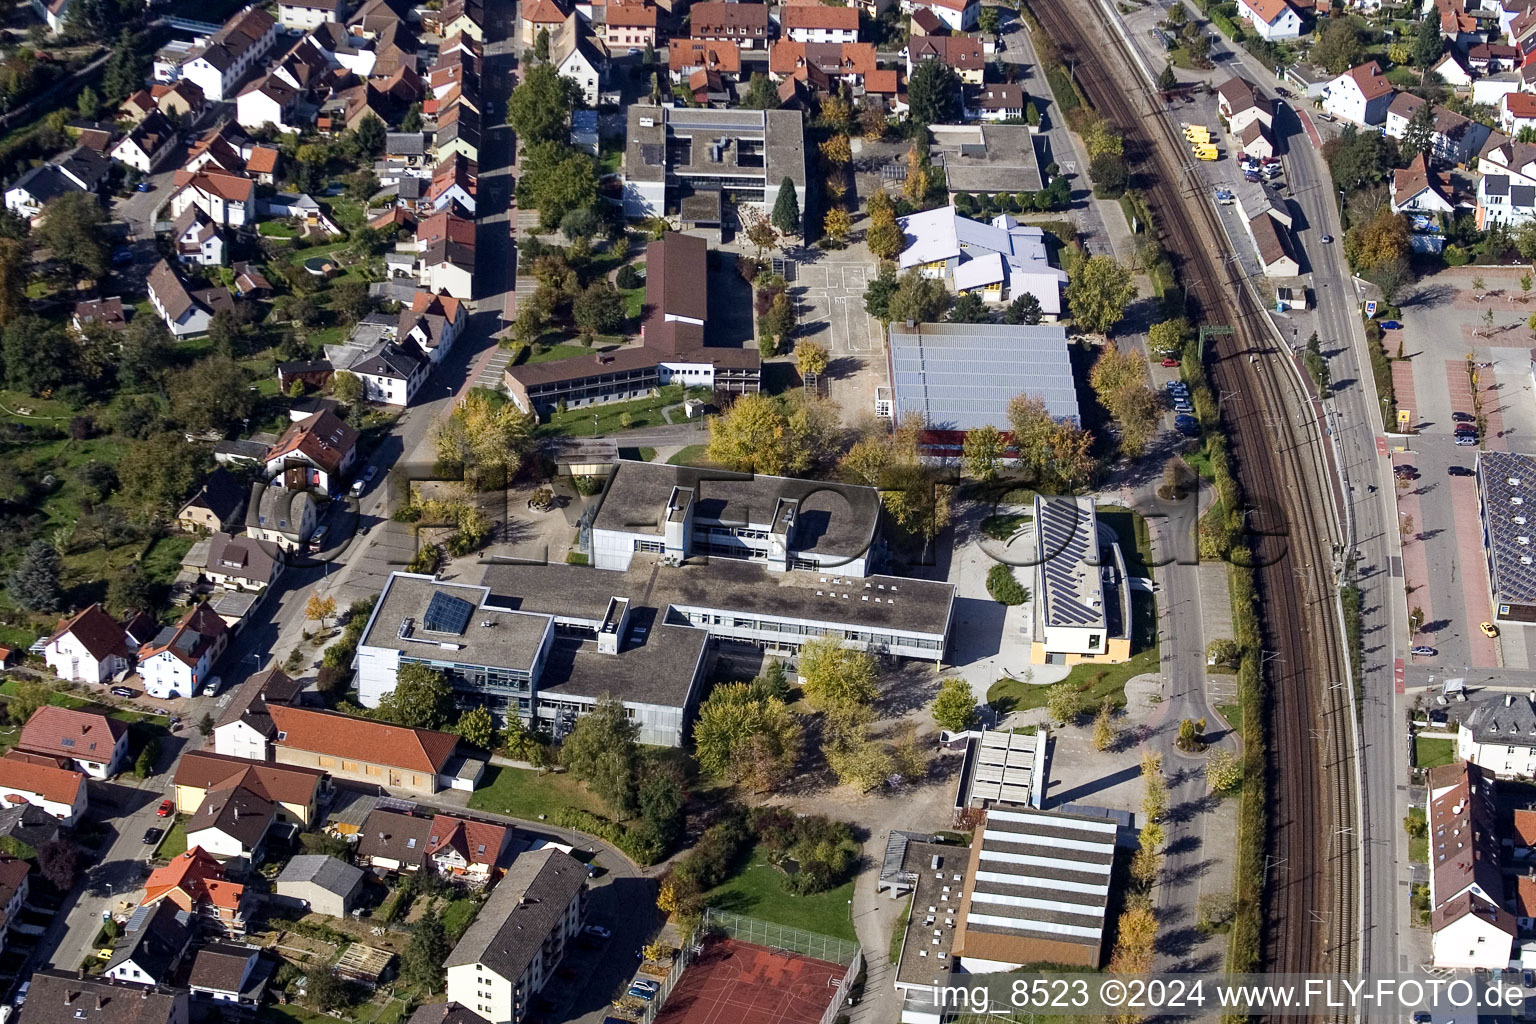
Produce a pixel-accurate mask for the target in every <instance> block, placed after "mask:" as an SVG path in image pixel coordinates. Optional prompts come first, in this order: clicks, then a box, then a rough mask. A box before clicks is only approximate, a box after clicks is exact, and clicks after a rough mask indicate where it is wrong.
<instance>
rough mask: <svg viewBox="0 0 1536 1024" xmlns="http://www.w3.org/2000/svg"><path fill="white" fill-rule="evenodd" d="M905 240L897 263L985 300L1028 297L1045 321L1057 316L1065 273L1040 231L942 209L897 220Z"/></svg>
mask: <svg viewBox="0 0 1536 1024" xmlns="http://www.w3.org/2000/svg"><path fill="white" fill-rule="evenodd" d="M896 223H897V224H898V225H899V226H900V227H901V230H902V233H903V235H904V236H905V237H906V239H907V240H908V243H909V244H908V245H907V247H906V248H905V249H903V250H902V252H901V256H900V257H899V259H898V263H899V265H900V267H901V269H902V270H903V271H906V270H911V269H916V270H918V271H919V272H920V273H921V274H922V275H923V276H924V277H929V278H934V279H936V280H940V281H943V282H944V283H945V284H947V285H949V286H950V287H951V288H953V289H954V290H955V291H956V292H961V293H964V292H972V291H974V292H977V293H979V294H980V295H981V297H982V298H983V299H984V300H986V301H987V302H993V303H1000V302H1011V301H1012V300H1014V299H1016V298H1018V297H1019V296H1021V295H1025V294H1029V295H1033V296H1034V297H1035V298H1036V299H1038V300H1039V302H1040V309H1041V313H1042V314H1043V319H1044V320H1045V321H1046V322H1055V320H1056V319H1057V318H1058V317H1059V316H1060V315H1061V292H1062V288H1063V287H1064V286H1065V285H1066V282H1067V273H1066V271H1064V270H1059V269H1057V268H1055V267H1053V266H1051V264H1050V259H1049V255H1048V252H1047V250H1046V246H1045V235H1044V232H1043V231H1042V230H1041V229H1040V228H1037V227H1027V226H1025V225H1022V224H1019V223H1018V222H1016V221H1015V220H1014V219H1013V218H1012V217H1009V216H1008V215H1007V214H999V215H998V216H996V217H994V218H993V219H992V221H991V222H990V223H988V224H983V223H981V222H980V221H974V220H971V219H970V218H969V217H962V216H961V215H960V214H959V213H958V212H957V211H956V210H955V208H954V207H952V206H941V207H938V208H936V209H933V210H926V211H924V212H922V213H914V214H910V215H908V216H906V217H901V218H898V219H897V222H896Z"/></svg>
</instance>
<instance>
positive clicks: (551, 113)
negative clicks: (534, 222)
mask: <svg viewBox="0 0 1536 1024" xmlns="http://www.w3.org/2000/svg"><path fill="white" fill-rule="evenodd" d="M581 107H582V98H581V86H580V85H578V84H577V83H576V82H575V81H574V80H572V79H569V78H566V77H564V76H562V75H561V74H560V72H559V71H558V70H556V68H555V66H554V65H553V64H537V65H534V66H533V67H531V68H527V69H525V70H524V73H523V80H522V81H521V82H520V83H518V85H517V86H516V87H515V88H514V89H513V90H512V95H511V96H509V97H508V98H507V123H508V124H509V125H511V126H512V130H513V131H515V132H517V138H518V142H519V144H520V145H522V146H528V145H530V144H537V143H540V142H553V143H557V144H559V145H562V146H563V145H565V143H566V138H567V136H566V133H567V131H568V130H569V129H570V126H571V111H573V110H580V109H581ZM557 223H558V221H557Z"/></svg>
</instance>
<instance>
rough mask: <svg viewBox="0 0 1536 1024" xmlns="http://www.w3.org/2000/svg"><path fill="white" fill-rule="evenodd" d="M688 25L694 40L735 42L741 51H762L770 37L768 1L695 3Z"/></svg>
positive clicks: (689, 13)
mask: <svg viewBox="0 0 1536 1024" xmlns="http://www.w3.org/2000/svg"><path fill="white" fill-rule="evenodd" d="M688 24H689V31H690V33H691V34H692V36H693V38H695V39H707V40H710V41H712V42H725V43H735V44H736V45H738V46H740V47H741V48H742V49H743V50H761V49H763V48H764V47H765V46H767V45H768V39H769V37H770V29H769V24H768V5H767V4H750V3H749V4H728V3H714V2H711V3H702V4H694V5H693V6H692V7H691V8H689V11H688Z"/></svg>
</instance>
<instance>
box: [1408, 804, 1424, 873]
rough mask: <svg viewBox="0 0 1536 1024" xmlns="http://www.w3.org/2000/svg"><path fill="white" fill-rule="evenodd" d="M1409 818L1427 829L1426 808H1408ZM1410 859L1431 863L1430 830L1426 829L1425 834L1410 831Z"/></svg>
mask: <svg viewBox="0 0 1536 1024" xmlns="http://www.w3.org/2000/svg"><path fill="white" fill-rule="evenodd" d="M1408 820H1409V821H1411V822H1413V823H1414V824H1415V825H1416V826H1417V827H1418V828H1419V829H1420V830H1425V829H1426V826H1425V819H1424V808H1422V807H1410V808H1408ZM1408 859H1409V860H1411V861H1413V862H1414V863H1415V864H1428V863H1429V833H1428V831H1424V834H1423V835H1414V834H1413V833H1412V832H1410V833H1408Z"/></svg>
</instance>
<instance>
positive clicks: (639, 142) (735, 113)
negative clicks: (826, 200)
mask: <svg viewBox="0 0 1536 1024" xmlns="http://www.w3.org/2000/svg"><path fill="white" fill-rule="evenodd" d="M715 6H723V7H759V8H761V7H763V5H761V4H717V5H715ZM694 9H695V10H697V9H698V8H697V7H695V8H694ZM628 117H629V130H628V135H627V148H626V150H625V155H624V213H625V215H626V216H628V217H637V218H638V217H649V216H653V215H657V214H660V213H663V212H665V210H666V208H667V204H668V201H669V200H671V201H672V202H673V203H676V202H677V200H678V199H679V198H680V197H682V196H685V195H691V194H694V193H695V192H698V191H707V190H723V191H725V192H729V193H730V194H731V196H732V197H733V199H734V201H735V202H736V203H737V204H738V205H741V204H743V203H751V204H754V205H759V206H760V207H761V208H762V209H763V211H764V212H768V211H771V210H772V209H773V206H774V203H775V202H776V201H777V200H778V195H779V188H780V186H781V184H782V182H783V181H784V179H785V178H788V179H789V180H790V181H791V183H792V184H793V185H794V186H795V195H796V198H797V199H798V200H799V203H800V209H801V210H804V209H805V202H806V200H805V177H806V158H805V137H804V132H803V119H802V116H801V114H800V112H799V111H796V110H770V111H759V110H693V109H684V108H680V107H652V106H645V105H641V104H635V105H632V106H631V107H630V108H629V114H628Z"/></svg>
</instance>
